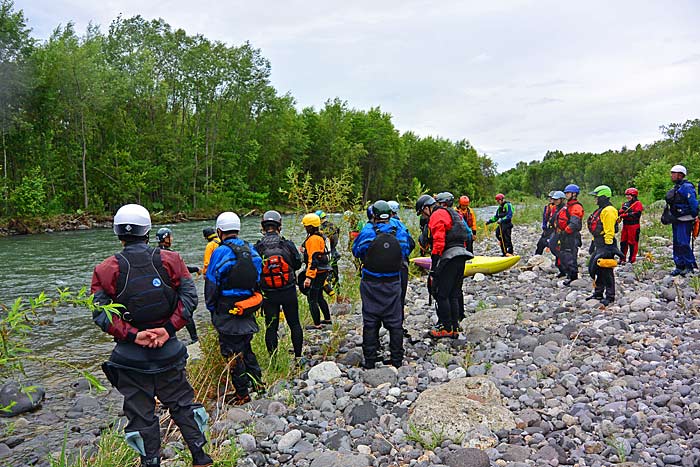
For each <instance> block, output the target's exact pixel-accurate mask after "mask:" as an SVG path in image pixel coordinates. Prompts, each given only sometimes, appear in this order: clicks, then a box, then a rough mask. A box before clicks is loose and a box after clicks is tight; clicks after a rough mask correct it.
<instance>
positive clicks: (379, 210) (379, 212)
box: [372, 199, 391, 221]
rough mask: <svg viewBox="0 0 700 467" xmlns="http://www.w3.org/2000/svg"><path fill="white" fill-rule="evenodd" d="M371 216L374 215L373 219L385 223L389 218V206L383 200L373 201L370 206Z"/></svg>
mask: <svg viewBox="0 0 700 467" xmlns="http://www.w3.org/2000/svg"><path fill="white" fill-rule="evenodd" d="M372 214H374V218H375V219H379V220H383V221H385V220H387V219H389V218H390V217H391V206H389V203H387V202H386V201H384V200H383V199H380V200H379V201H375V202H374V204H373V205H372Z"/></svg>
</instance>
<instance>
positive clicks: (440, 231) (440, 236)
mask: <svg viewBox="0 0 700 467" xmlns="http://www.w3.org/2000/svg"><path fill="white" fill-rule="evenodd" d="M428 228H429V229H430V237H431V239H432V241H433V249H432V254H434V255H442V252H443V251H444V250H445V237H446V235H447V232H448V231H449V230H450V229H451V228H452V216H450V212H449V211H448V210H447V209H435V210H434V211H433V213H432V214H431V215H430V219H429V220H428Z"/></svg>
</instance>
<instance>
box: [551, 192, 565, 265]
mask: <svg viewBox="0 0 700 467" xmlns="http://www.w3.org/2000/svg"><path fill="white" fill-rule="evenodd" d="M550 198H551V200H552V205H553V206H554V212H553V213H552V215H551V216H550V217H549V219H548V221H547V222H548V226H549V228H550V229H551V231H552V234H551V235H550V236H549V240H548V243H547V246H548V247H549V251H550V252H551V253H552V256H554V260H555V264H556V265H557V268H558V269H559V274H563V276H562V277H565V276H566V272H565V271H564V269H563V268H562V266H561V262H560V261H559V251H560V249H559V234H558V233H557V218H558V216H559V211H561V210H562V209H565V203H564V201H565V200H566V195H565V194H564V192H563V191H553V192H552V193H551V195H550Z"/></svg>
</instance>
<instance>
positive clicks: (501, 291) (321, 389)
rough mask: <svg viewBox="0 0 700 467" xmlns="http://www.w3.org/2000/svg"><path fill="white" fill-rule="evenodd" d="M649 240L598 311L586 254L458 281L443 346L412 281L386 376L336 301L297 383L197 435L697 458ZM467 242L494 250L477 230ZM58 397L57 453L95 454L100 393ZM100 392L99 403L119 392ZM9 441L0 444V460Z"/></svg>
mask: <svg viewBox="0 0 700 467" xmlns="http://www.w3.org/2000/svg"><path fill="white" fill-rule="evenodd" d="M513 238H514V243H515V245H516V250H517V251H522V252H531V251H534V246H535V243H536V240H537V238H538V233H537V232H536V231H535V229H533V228H531V227H521V226H516V227H515V230H514V233H513ZM652 240H653V242H654V243H653V244H651V245H642V249H643V251H645V252H649V253H650V254H649V255H646V257H645V255H642V257H645V259H643V260H642V261H641V262H638V263H637V264H636V265H625V266H623V267H620V268H618V269H617V270H616V277H617V285H618V294H617V301H616V302H615V303H614V304H613V305H610V306H608V307H606V308H604V307H601V305H600V303H599V302H598V301H597V300H587V299H586V297H587V296H589V295H590V293H591V281H590V279H589V278H588V276H587V274H583V271H585V269H584V263H585V260H586V255H585V254H584V253H585V250H584V251H582V252H581V256H580V257H579V262H580V264H581V272H582V274H581V279H579V280H577V281H575V282H574V283H573V284H572V287H564V286H563V285H562V283H561V280H558V279H556V278H555V274H556V271H555V270H554V269H553V268H552V265H551V262H550V261H549V260H548V259H549V258H546V257H535V258H529V257H528V255H524V258H523V260H522V261H521V262H520V264H519V265H518V267H516V268H514V269H512V270H510V271H507V272H504V273H501V274H498V275H495V276H488V277H474V278H468V279H466V280H465V283H464V292H465V302H466V306H467V309H468V310H469V311H470V313H468V314H467V318H466V319H465V321H464V323H463V327H464V333H463V334H462V335H461V336H460V338H459V339H454V340H453V339H447V340H440V341H433V340H431V339H427V338H425V332H426V331H427V329H428V328H429V326H430V325H431V324H432V322H433V321H434V319H435V318H434V312H433V309H432V307H431V306H430V305H429V304H428V297H427V294H426V291H425V287H424V282H423V280H422V279H421V278H417V279H415V280H412V281H411V283H410V285H409V292H408V304H409V305H408V310H407V318H406V325H407V328H408V330H409V333H410V335H411V339H410V340H406V359H405V365H404V366H403V367H401V368H400V369H399V370H398V371H397V370H395V369H393V368H392V367H388V366H380V367H379V368H377V369H375V370H371V371H365V370H362V369H361V368H359V367H358V365H359V363H360V362H361V348H360V345H361V341H362V336H361V316H360V314H359V310H360V306H359V304H356V305H353V306H350V305H345V304H338V305H335V306H334V310H333V311H334V313H335V314H336V320H337V321H338V322H339V323H340V325H341V328H342V329H343V331H344V332H343V333H342V334H343V338H342V339H341V343H340V346H339V349H338V352H337V355H336V356H334V357H335V358H331V359H328V361H325V362H324V361H323V358H322V356H321V355H322V354H323V349H324V345H327V344H328V343H329V340H330V339H331V338H332V337H333V336H331V335H330V333H314V332H313V331H308V332H307V334H306V337H307V340H308V344H307V348H306V349H307V350H308V353H309V355H310V357H311V365H310V366H309V367H308V369H307V370H305V371H304V372H303V373H302V374H301V376H300V378H298V379H295V380H293V381H288V382H286V383H285V384H278V385H276V386H275V387H272V388H269V390H268V392H267V394H265V395H264V396H263V397H261V398H259V399H258V400H256V401H254V402H252V403H250V404H248V405H246V406H243V407H241V408H230V407H227V408H225V409H223V410H221V411H219V412H218V413H212V415H213V417H214V419H215V420H216V421H215V422H214V423H213V424H212V426H211V431H212V437H213V438H216V439H224V440H225V441H223V442H224V443H227V442H230V441H228V439H229V438H232V439H235V440H236V442H237V443H238V444H239V445H240V446H241V447H242V448H243V449H244V450H245V455H244V456H243V459H242V460H241V461H240V462H239V465H245V466H250V467H252V466H263V465H290V466H291V465H294V466H311V467H321V466H337V467H355V466H357V467H363V466H370V465H372V466H403V465H406V466H420V467H424V466H425V467H427V466H434V465H437V466H440V465H447V466H450V467H458V466H459V467H466V466H484V467H486V466H489V465H491V466H512V467H523V466H557V465H578V466H607V465H626V466H628V467H629V466H648V465H658V466H664V465H682V466H685V467H690V466H698V465H700V432H698V424H699V423H700V379H699V377H698V374H699V370H700V368H699V367H700V340H699V339H698V338H699V337H700V311H699V310H700V300H699V299H698V297H697V295H696V289H697V287H698V285H700V284H698V279H697V278H690V277H689V278H671V277H670V276H668V272H669V271H670V268H669V265H668V264H667V262H666V261H662V260H661V259H662V258H667V257H670V242H669V241H668V240H666V239H662V238H655V239H652ZM484 245H488V247H487V248H486V249H484V248H483V246H484ZM480 246H481V250H482V252H483V250H486V251H487V254H493V253H494V249H495V242H492V241H491V239H482V240H481V244H480ZM654 258H655V259H654ZM633 266H634V267H633ZM693 287H695V289H694V288H693ZM336 337H337V336H336ZM383 340H384V341H386V342H385V346H387V345H386V344H388V336H386V335H384V336H383ZM387 347H388V346H387ZM326 348H327V347H326ZM73 397H74V400H73V402H72V404H73V405H72V409H71V410H70V413H73V414H75V415H76V417H75V418H72V417H73V416H72V415H69V413H65V414H58V415H56V414H54V415H53V417H54V418H53V419H52V420H50V421H48V423H46V424H47V425H50V426H53V427H54V429H55V428H56V427H58V426H64V425H65V423H66V421H67V420H75V422H71V425H72V426H74V427H75V428H72V429H71V431H70V432H69V433H68V435H69V436H68V440H69V441H68V443H67V444H68V446H67V447H68V448H69V449H76V448H77V447H78V446H84V447H85V448H88V449H94V445H95V443H96V441H97V437H98V436H99V433H100V431H99V426H100V423H97V420H92V419H90V420H92V422H93V423H92V424H91V423H87V422H84V421H83V418H81V417H98V418H99V417H103V418H102V420H103V422H102V423H101V425H102V426H104V425H105V422H104V420H106V419H107V417H106V415H105V414H102V413H101V412H102V411H105V412H108V411H107V410H106V409H102V408H100V409H95V408H94V407H95V406H96V405H98V406H102V405H103V403H102V399H99V400H98V398H94V397H93V396H90V395H87V393H86V388H82V387H76V388H75V391H74V394H73ZM100 397H104V398H105V399H104V401H108V402H110V404H109V405H112V407H113V404H114V403H115V402H116V401H117V400H118V397H116V396H115V395H114V394H113V393H112V394H110V395H107V396H100ZM93 400H94V401H95V402H93ZM96 402H98V403H97V404H96ZM106 405H107V404H105V406H106ZM42 410H45V409H42ZM25 422H26V420H25ZM32 423H33V422H32ZM36 423H37V424H38V425H39V427H41V426H43V424H42V423H41V421H37V422H36ZM87 426H94V427H95V428H92V429H86V428H85V427H87ZM34 429H36V427H34ZM22 433H23V432H22V431H21V430H19V429H18V430H17V434H16V435H15V436H21V435H22ZM15 442H16V440H13V441H12V443H10V442H8V440H5V445H6V446H5V447H4V448H3V445H2V444H0V454H1V453H2V452H3V450H4V451H5V452H8V451H12V449H10V448H12V447H13V446H10V444H14V443H15ZM22 444H24V443H20V444H16V445H15V446H17V447H16V448H15V449H19V447H20V446H21V445H22ZM180 446H181V445H180ZM177 447H179V445H178V443H171V444H170V445H169V446H168V447H166V449H165V451H164V455H165V456H166V457H167V456H174V455H175V452H176V449H175V448H177ZM5 448H7V449H5ZM57 448H58V447H55V446H54V447H52V448H51V450H53V451H55V450H57ZM47 450H48V449H46V448H45V451H47ZM10 465H13V464H10ZM16 465H24V464H16ZM166 465H181V464H179V461H174V462H173V461H170V462H167V461H166Z"/></svg>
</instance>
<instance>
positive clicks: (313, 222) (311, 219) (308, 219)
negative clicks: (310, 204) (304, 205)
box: [301, 213, 321, 227]
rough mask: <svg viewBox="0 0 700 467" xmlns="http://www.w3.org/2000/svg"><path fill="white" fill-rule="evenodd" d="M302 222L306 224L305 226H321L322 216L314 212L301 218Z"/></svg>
mask: <svg viewBox="0 0 700 467" xmlns="http://www.w3.org/2000/svg"><path fill="white" fill-rule="evenodd" d="M301 223H302V224H304V227H308V226H312V227H320V226H321V218H320V217H318V215H316V214H314V213H310V214H307V215H305V216H304V217H303V219H302V220H301Z"/></svg>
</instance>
